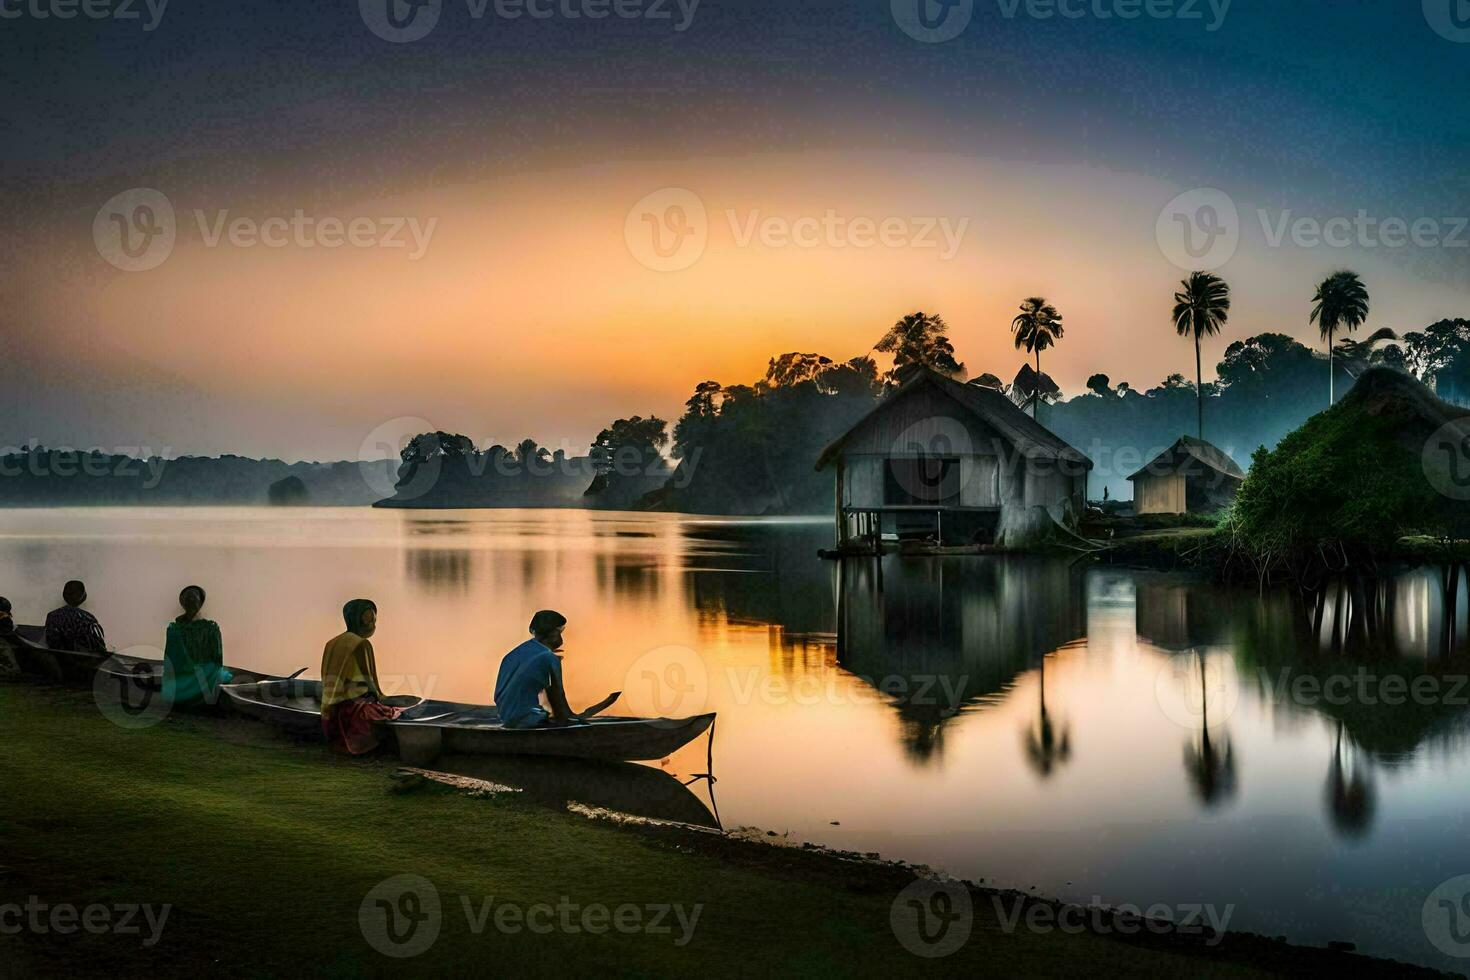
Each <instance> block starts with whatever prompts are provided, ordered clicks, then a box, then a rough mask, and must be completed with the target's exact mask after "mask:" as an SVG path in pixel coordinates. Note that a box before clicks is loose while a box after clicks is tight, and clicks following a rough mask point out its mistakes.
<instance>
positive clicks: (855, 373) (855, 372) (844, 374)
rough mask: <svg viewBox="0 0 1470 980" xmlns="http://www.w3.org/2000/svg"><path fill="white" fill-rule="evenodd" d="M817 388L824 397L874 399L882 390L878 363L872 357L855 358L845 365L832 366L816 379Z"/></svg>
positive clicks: (823, 370)
mask: <svg viewBox="0 0 1470 980" xmlns="http://www.w3.org/2000/svg"><path fill="white" fill-rule="evenodd" d="M816 382H817V388H818V389H819V390H820V391H821V392H822V394H824V395H835V396H837V397H839V398H842V397H865V398H874V397H876V396H877V395H878V393H879V392H880V391H881V390H882V388H883V385H882V382H881V381H880V380H879V378H878V362H877V361H875V360H873V359H872V358H871V357H854V358H853V359H852V360H850V361H847V362H846V363H843V364H831V365H828V366H827V367H825V368H823V369H822V371H821V372H819V373H818V374H817V377H816Z"/></svg>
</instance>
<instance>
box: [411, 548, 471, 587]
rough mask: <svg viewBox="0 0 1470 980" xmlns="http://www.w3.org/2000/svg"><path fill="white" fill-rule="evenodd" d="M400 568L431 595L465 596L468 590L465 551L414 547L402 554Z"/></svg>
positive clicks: (468, 559)
mask: <svg viewBox="0 0 1470 980" xmlns="http://www.w3.org/2000/svg"><path fill="white" fill-rule="evenodd" d="M403 565H404V569H405V570H406V571H407V572H408V577H409V578H410V579H412V580H413V581H415V582H417V583H419V584H420V585H422V586H424V588H425V589H426V590H428V591H430V592H447V593H452V594H459V595H464V594H466V593H468V592H469V590H470V571H471V567H472V566H471V558H470V552H468V551H451V550H448V549H441V548H414V549H410V550H407V551H405V552H404V553H403Z"/></svg>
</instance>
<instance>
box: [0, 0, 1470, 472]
mask: <svg viewBox="0 0 1470 980" xmlns="http://www.w3.org/2000/svg"><path fill="white" fill-rule="evenodd" d="M90 2H91V6H90V7H88V8H87V9H88V10H90V11H91V15H90V16H89V15H86V14H84V13H82V12H80V10H78V9H77V8H72V7H69V6H68V3H67V0H0V81H3V82H4V84H5V90H6V92H7V93H8V95H9V97H8V98H7V99H6V101H5V104H4V106H3V108H0V135H3V137H4V140H3V146H4V150H3V153H4V159H5V166H4V168H3V173H0V201H3V202H4V207H3V208H0V256H3V257H4V258H5V260H6V263H5V265H6V274H5V275H4V277H3V280H0V321H3V331H4V333H3V336H4V345H5V351H6V354H5V357H4V358H3V363H0V402H3V403H4V404H0V408H3V412H0V445H6V446H8V445H21V444H25V443H29V442H35V441H36V440H40V441H42V442H45V443H46V444H48V445H75V446H82V447H92V446H97V447H101V448H105V449H108V450H111V451H123V450H127V449H130V448H134V447H136V448H139V449H146V450H149V451H153V452H166V453H170V454H180V453H207V454H215V453H221V452H234V453H239V454H243V455H252V456H273V457H280V458H285V459H291V460H294V459H302V458H305V459H344V458H347V459H350V458H355V457H357V456H359V455H361V454H362V453H363V452H364V448H363V447H365V446H369V447H370V446H376V445H380V444H381V442H382V440H381V438H379V434H380V433H381V432H383V431H386V430H389V429H392V430H402V429H404V428H412V427H414V426H416V425H417V424H418V423H419V422H420V421H422V422H424V423H426V424H427V425H429V426H432V427H433V428H437V429H446V430H451V431H457V432H462V433H464V434H466V435H469V436H470V437H471V438H473V439H475V440H476V441H477V442H478V443H480V444H481V445H488V444H490V443H493V442H501V443H506V444H510V443H512V442H515V441H519V440H520V439H521V438H524V437H526V436H530V437H532V438H535V439H536V440H537V441H539V442H541V443H542V444H544V445H548V446H551V447H556V448H566V449H568V451H580V450H582V449H585V447H586V445H587V444H588V442H590V440H591V439H592V438H593V437H594V436H595V435H596V433H597V431H598V430H599V429H601V428H602V427H604V426H605V425H607V424H608V423H609V422H610V421H612V420H613V419H616V418H620V417H626V416H630V415H634V414H641V415H647V414H650V413H652V414H658V415H660V416H662V417H665V418H668V419H669V420H670V421H671V422H672V421H673V420H674V419H675V418H677V415H678V413H679V412H680V410H681V407H682V405H683V402H684V400H685V399H686V398H688V396H689V393H690V392H691V391H692V390H693V388H694V386H695V385H696V384H697V383H699V382H701V381H705V380H716V381H720V382H722V383H726V384H736V383H751V382H753V381H755V380H757V379H758V378H759V377H760V376H761V375H762V374H763V373H764V370H765V365H766V361H767V360H768V359H769V358H770V357H772V356H774V355H779V354H781V353H784V352H787V351H795V350H800V351H811V352H816V353H820V354H825V355H827V356H829V357H833V358H836V359H846V358H849V357H855V356H859V355H863V354H866V353H867V352H868V351H869V350H870V349H871V348H872V347H873V345H874V344H875V343H876V341H877V340H878V339H879V337H880V336H882V334H883V333H884V331H885V330H886V329H887V328H888V327H889V326H890V325H892V323H893V322H894V321H895V320H897V319H899V318H900V317H901V316H903V315H904V314H906V313H910V312H913V311H916V310H924V311H926V312H933V313H938V314H940V315H942V316H943V317H944V318H945V320H946V321H947V322H948V323H949V325H950V328H951V337H952V339H953V341H954V343H955V346H956V348H957V354H958V356H959V357H960V358H961V359H962V360H964V361H965V362H966V364H967V366H968V367H969V369H970V372H971V373H972V374H979V373H982V372H991V373H995V374H998V375H1000V376H1002V377H1004V378H1009V377H1011V376H1012V375H1014V373H1015V371H1016V370H1017V369H1018V368H1019V366H1020V364H1021V362H1022V355H1021V354H1020V353H1018V352H1017V351H1016V350H1015V349H1014V347H1013V346H1012V343H1011V338H1010V331H1009V323H1010V320H1011V318H1012V316H1014V314H1015V312H1016V308H1017V307H1018V305H1019V304H1020V302H1021V301H1022V300H1023V299H1025V298H1026V297H1028V296H1032V295H1041V296H1045V297H1046V298H1047V299H1049V300H1050V301H1051V302H1052V303H1053V304H1054V305H1056V306H1057V307H1058V308H1059V309H1060V310H1061V312H1062V314H1063V316H1064V317H1065V323H1066V334H1065V336H1064V339H1063V340H1062V342H1061V344H1060V345H1059V346H1058V348H1056V349H1055V350H1054V351H1048V352H1047V354H1046V355H1044V358H1043V365H1042V366H1043V368H1044V369H1045V370H1046V371H1047V372H1048V373H1049V374H1051V375H1053V377H1055V378H1056V380H1057V381H1058V383H1059V384H1061V386H1062V387H1063V389H1064V390H1065V391H1067V392H1069V393H1076V392H1078V391H1080V390H1082V388H1083V385H1084V383H1085V381H1086V379H1087V378H1088V377H1089V376H1090V375H1092V374H1094V373H1105V374H1108V375H1109V376H1110V377H1111V378H1112V379H1113V381H1114V382H1118V381H1125V380H1126V381H1128V382H1130V383H1132V384H1133V385H1134V386H1135V387H1138V388H1147V387H1151V386H1153V385H1155V384H1157V383H1158V382H1159V381H1160V380H1161V379H1162V378H1163V377H1165V376H1166V375H1168V374H1170V373H1173V372H1176V371H1177V372H1181V373H1184V374H1186V375H1188V374H1190V373H1191V372H1192V371H1193V367H1194V358H1193V350H1192V345H1191V344H1190V342H1189V341H1187V340H1185V339H1182V338H1178V337H1176V336H1175V334H1174V332H1173V329H1172V325H1171V324H1170V322H1169V310H1170V306H1171V301H1172V294H1173V292H1174V289H1175V288H1176V286H1177V283H1178V281H1179V279H1180V278H1182V277H1183V276H1184V275H1185V274H1186V273H1187V272H1188V271H1190V270H1191V269H1193V268H1208V269H1210V270H1211V271H1214V272H1216V273H1217V274H1219V275H1221V276H1223V277H1224V278H1226V279H1227V281H1229V282H1230V283H1231V286H1232V291H1233V296H1234V309H1233V312H1232V316H1231V322H1230V326H1229V328H1228V329H1227V331H1226V332H1225V333H1224V334H1223V335H1222V336H1221V337H1219V338H1215V339H1213V340H1211V341H1209V342H1208V343H1207V344H1206V348H1205V363H1206V376H1207V379H1208V376H1209V375H1210V373H1211V368H1210V365H1213V364H1214V363H1216V362H1217V361H1218V360H1219V358H1220V356H1221V355H1222V354H1223V352H1224V349H1225V347H1226V346H1228V344H1229V343H1231V342H1232V341H1234V340H1239V339H1243V338H1245V337H1248V336H1251V335H1253V334H1256V333H1260V332H1263V331H1279V332H1283V333H1289V334H1291V335H1293V336H1296V337H1298V338H1300V339H1302V340H1303V341H1307V342H1312V343H1317V342H1318V341H1317V337H1316V331H1315V328H1312V327H1311V326H1310V325H1309V324H1308V313H1309V310H1310V305H1311V304H1310V299H1311V295H1312V292H1313V290H1314V287H1315V284H1316V283H1317V282H1318V281H1320V280H1321V279H1322V278H1323V277H1325V276H1326V275H1327V274H1328V273H1330V272H1332V271H1334V270H1335V269H1337V268H1342V267H1350V268H1352V269H1355V270H1356V271H1358V272H1359V273H1360V274H1361V275H1363V277H1364V279H1365V280H1366V281H1367V283H1368V285H1369V288H1370V290H1371V291H1372V295H1373V315H1372V317H1371V319H1370V327H1378V326H1389V327H1392V328H1394V329H1396V330H1399V331H1400V332H1402V331H1405V330H1414V329H1420V328H1422V327H1424V326H1426V325H1427V324H1429V323H1432V322H1434V321H1436V320H1439V319H1442V318H1445V317H1452V316H1470V229H1467V227H1466V225H1467V224H1470V220H1467V218H1466V217H1465V216H1467V215H1470V166H1467V160H1470V153H1467V150H1470V114H1467V113H1466V112H1465V110H1464V80H1465V78H1466V77H1470V10H1467V9H1466V7H1467V4H1465V2H1464V0H1422V2H1421V0H1336V2H1326V0H1301V2H1292V3H1283V2H1280V0H1269V2H1268V0H1234V2H1233V3H1226V2H1225V0H1213V3H1212V2H1211V0H1198V2H1196V0H1148V2H1147V3H1145V2H1144V0H1055V2H1054V0H955V2H954V4H953V5H952V6H951V7H945V6H941V5H940V4H939V3H938V2H937V0H803V2H794V0H786V2H770V0H740V2H737V0H700V2H698V3H694V2H693V0H684V2H683V4H682V5H681V4H680V3H679V2H678V0H487V2H485V3H481V2H480V0H429V3H430V4H431V6H429V7H425V8H423V9H415V8H413V7H410V6H409V5H408V4H407V3H406V2H405V0H361V2H355V0H346V2H343V0H320V2H317V3H313V4H309V5H308V4H302V3H299V2H287V0H255V2H252V3H249V4H246V3H236V2H219V3H211V4H207V5H206V4H203V3H201V2H199V0H172V2H169V3H162V2H161V0H153V2H152V4H151V5H150V4H148V3H146V2H144V0H90ZM390 3H391V4H392V11H391V12H392V14H393V18H392V19H391V20H390V19H389V12H390V11H389V4H390ZM920 4H922V5H924V11H923V12H924V13H925V14H926V15H927V23H928V24H930V25H934V26H933V29H929V28H926V27H925V26H924V21H921V20H920V19H918V18H916V16H915V15H916V12H918V5H920ZM73 11H76V16H71V17H63V16H60V15H62V14H65V13H69V12H73ZM600 13H605V14H606V16H602V17H597V16H595V15H596V14H600ZM1134 14H1136V15H1137V16H1128V15H1134ZM513 15H518V16H513ZM1048 15H1049V16H1048ZM394 25H402V26H394ZM419 35H422V36H419ZM951 35H952V36H951ZM1186 234H1187V235H1188V237H1189V239H1190V242H1189V246H1190V247H1188V248H1186V243H1185V236H1186Z"/></svg>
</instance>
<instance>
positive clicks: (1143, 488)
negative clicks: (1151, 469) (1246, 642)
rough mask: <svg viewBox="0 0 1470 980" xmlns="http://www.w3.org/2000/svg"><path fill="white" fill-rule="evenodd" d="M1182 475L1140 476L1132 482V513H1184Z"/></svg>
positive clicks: (1184, 501)
mask: <svg viewBox="0 0 1470 980" xmlns="http://www.w3.org/2000/svg"><path fill="white" fill-rule="evenodd" d="M1186 506H1187V504H1186V500H1185V486H1184V475H1183V474H1182V473H1175V474H1171V475H1168V476H1148V475H1145V476H1140V477H1139V478H1138V479H1136V480H1134V481H1133V511H1134V513H1136V514H1183V513H1186V509H1185V508H1186Z"/></svg>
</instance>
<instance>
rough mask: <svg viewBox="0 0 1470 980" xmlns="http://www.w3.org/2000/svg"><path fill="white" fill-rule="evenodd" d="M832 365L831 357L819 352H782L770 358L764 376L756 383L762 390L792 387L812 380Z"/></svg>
mask: <svg viewBox="0 0 1470 980" xmlns="http://www.w3.org/2000/svg"><path fill="white" fill-rule="evenodd" d="M831 366H832V358H830V357H823V356H821V355H820V354H798V353H791V354H782V355H781V356H780V357H773V358H771V363H770V366H769V367H767V368H766V376H765V378H764V379H763V380H761V381H760V382H758V383H757V384H756V388H757V389H758V390H760V391H762V392H766V391H770V390H772V389H775V388H793V387H795V386H796V385H799V384H804V383H806V382H808V381H814V380H815V379H816V378H817V376H818V375H819V374H821V373H822V372H823V371H825V370H826V369H827V368H829V367H831Z"/></svg>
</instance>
